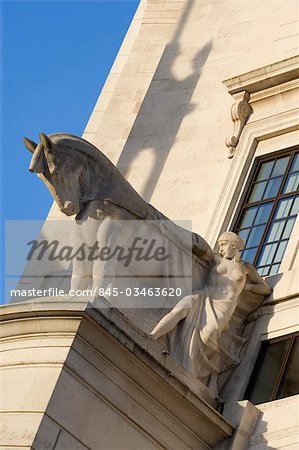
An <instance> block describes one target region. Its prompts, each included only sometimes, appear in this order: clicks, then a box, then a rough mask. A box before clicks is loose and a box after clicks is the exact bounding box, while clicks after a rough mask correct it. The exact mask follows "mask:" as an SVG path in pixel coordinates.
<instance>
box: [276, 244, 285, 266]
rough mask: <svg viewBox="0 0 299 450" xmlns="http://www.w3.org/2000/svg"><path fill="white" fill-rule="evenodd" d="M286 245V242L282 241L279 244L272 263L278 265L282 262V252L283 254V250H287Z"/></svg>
mask: <svg viewBox="0 0 299 450" xmlns="http://www.w3.org/2000/svg"><path fill="white" fill-rule="evenodd" d="M287 245H288V241H282V242H281V243H280V244H279V246H278V249H277V252H276V255H275V258H274V262H275V263H280V262H281V261H282V258H283V255H284V252H285V250H286V248H287Z"/></svg>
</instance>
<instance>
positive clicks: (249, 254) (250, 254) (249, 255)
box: [242, 247, 257, 264]
mask: <svg viewBox="0 0 299 450" xmlns="http://www.w3.org/2000/svg"><path fill="white" fill-rule="evenodd" d="M256 251H257V247H254V248H250V249H248V250H244V251H243V253H242V259H243V260H244V261H247V262H249V263H250V264H252V263H253V261H254V258H255V255H256Z"/></svg>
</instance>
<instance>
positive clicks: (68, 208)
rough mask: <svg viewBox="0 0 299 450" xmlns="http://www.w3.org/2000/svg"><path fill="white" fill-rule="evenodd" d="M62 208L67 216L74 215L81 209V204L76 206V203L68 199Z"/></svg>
mask: <svg viewBox="0 0 299 450" xmlns="http://www.w3.org/2000/svg"><path fill="white" fill-rule="evenodd" d="M60 209H61V211H62V212H63V213H64V214H66V215H67V216H73V215H74V214H77V213H78V212H79V211H80V208H79V205H78V206H76V204H75V203H73V202H71V201H68V200H67V201H65V202H64V205H63V206H62V207H61V208H60Z"/></svg>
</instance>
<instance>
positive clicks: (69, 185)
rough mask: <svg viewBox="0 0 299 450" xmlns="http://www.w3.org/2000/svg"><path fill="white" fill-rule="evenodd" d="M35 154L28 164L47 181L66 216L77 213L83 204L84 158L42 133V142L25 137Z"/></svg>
mask: <svg viewBox="0 0 299 450" xmlns="http://www.w3.org/2000/svg"><path fill="white" fill-rule="evenodd" d="M24 143H25V145H26V147H27V149H28V150H29V151H30V152H31V153H32V154H33V155H32V158H31V162H30V166H29V170H30V172H35V173H36V174H37V176H38V177H39V178H40V179H41V180H42V181H43V182H44V183H45V185H46V186H47V188H48V189H49V191H50V193H51V194H52V196H53V198H54V200H55V201H56V203H57V204H58V206H59V208H60V210H61V211H62V212H63V213H64V214H66V215H67V216H72V215H74V214H78V213H79V212H80V211H81V210H82V209H83V207H84V204H83V202H82V198H81V181H82V177H83V175H84V164H82V158H80V156H79V155H76V154H74V153H72V152H70V151H69V150H68V149H67V148H64V147H63V146H60V145H58V144H57V143H55V141H54V140H52V139H51V138H50V137H49V136H47V135H45V134H44V133H40V143H39V144H36V143H35V142H33V141H31V140H30V139H27V138H24Z"/></svg>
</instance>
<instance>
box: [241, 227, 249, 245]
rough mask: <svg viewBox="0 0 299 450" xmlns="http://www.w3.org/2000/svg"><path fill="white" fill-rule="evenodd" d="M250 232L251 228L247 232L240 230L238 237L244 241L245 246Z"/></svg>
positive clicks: (246, 229)
mask: <svg viewBox="0 0 299 450" xmlns="http://www.w3.org/2000/svg"><path fill="white" fill-rule="evenodd" d="M250 230H251V228H245V230H240V231H239V232H238V235H239V236H240V237H241V238H242V239H243V241H244V242H245V245H246V242H247V238H248V235H249V232H250Z"/></svg>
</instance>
